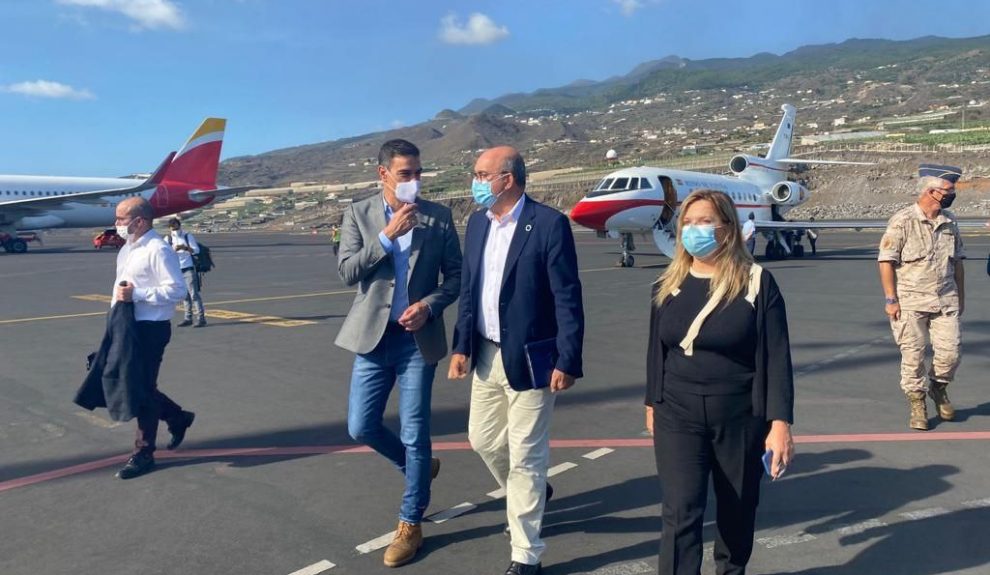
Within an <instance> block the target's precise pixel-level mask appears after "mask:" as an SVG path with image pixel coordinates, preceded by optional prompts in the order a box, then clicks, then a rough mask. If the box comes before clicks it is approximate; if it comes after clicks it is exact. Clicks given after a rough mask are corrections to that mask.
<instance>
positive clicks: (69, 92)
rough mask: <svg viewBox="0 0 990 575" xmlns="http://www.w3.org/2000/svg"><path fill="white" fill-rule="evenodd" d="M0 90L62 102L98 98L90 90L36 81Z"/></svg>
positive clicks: (20, 83) (47, 81)
mask: <svg viewBox="0 0 990 575" xmlns="http://www.w3.org/2000/svg"><path fill="white" fill-rule="evenodd" d="M0 90H2V91H4V92H10V93H12V94H21V95H24V96H31V97H34V98H56V99H61V100H92V99H93V98H95V97H96V96H94V95H93V93H92V92H90V91H89V90H80V89H78V88H73V87H72V86H69V85H67V84H62V83H60V82H52V81H49V80H35V81H34V82H18V83H16V84H10V85H9V86H3V87H2V88H0Z"/></svg>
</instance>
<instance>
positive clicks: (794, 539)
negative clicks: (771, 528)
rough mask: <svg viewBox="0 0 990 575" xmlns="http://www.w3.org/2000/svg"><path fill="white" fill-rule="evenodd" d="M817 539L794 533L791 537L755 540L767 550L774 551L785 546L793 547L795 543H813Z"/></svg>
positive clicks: (807, 534)
mask: <svg viewBox="0 0 990 575" xmlns="http://www.w3.org/2000/svg"><path fill="white" fill-rule="evenodd" d="M815 539H817V537H815V536H814V535H812V534H811V533H794V534H791V535H774V536H773V537H761V538H759V539H757V540H756V542H757V543H759V544H760V545H763V546H764V547H766V548H767V549H774V548H776V547H784V546H785V545H794V544H795V543H804V542H806V541H813V540H815Z"/></svg>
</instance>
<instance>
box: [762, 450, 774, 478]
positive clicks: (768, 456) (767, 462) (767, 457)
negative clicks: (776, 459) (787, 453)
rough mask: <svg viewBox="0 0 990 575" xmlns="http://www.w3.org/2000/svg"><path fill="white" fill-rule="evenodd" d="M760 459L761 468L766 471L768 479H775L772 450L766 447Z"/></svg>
mask: <svg viewBox="0 0 990 575" xmlns="http://www.w3.org/2000/svg"><path fill="white" fill-rule="evenodd" d="M760 459H761V461H763V470H764V471H766V472H767V477H769V478H770V481H773V480H775V479H776V477H774V476H773V450H772V449H768V450H767V451H766V453H764V454H763V457H761V458H760Z"/></svg>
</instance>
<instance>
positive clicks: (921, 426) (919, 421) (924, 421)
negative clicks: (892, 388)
mask: <svg viewBox="0 0 990 575" xmlns="http://www.w3.org/2000/svg"><path fill="white" fill-rule="evenodd" d="M907 397H908V401H910V402H911V421H910V422H909V423H908V425H910V426H911V429H917V430H919V431H928V406H926V405H925V392H924V391H909V392H907Z"/></svg>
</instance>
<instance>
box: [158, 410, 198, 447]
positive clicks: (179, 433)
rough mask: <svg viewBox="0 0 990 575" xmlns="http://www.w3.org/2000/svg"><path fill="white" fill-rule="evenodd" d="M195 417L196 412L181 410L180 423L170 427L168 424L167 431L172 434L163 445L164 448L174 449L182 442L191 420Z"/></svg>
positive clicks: (191, 422)
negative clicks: (166, 443) (165, 444)
mask: <svg viewBox="0 0 990 575" xmlns="http://www.w3.org/2000/svg"><path fill="white" fill-rule="evenodd" d="M195 419H196V414H195V413H193V412H191V411H183V412H182V423H181V424H179V425H176V426H175V427H172V426H171V425H170V426H168V432H169V433H171V434H172V439H171V440H170V441H169V442H168V445H167V446H165V448H166V449H170V450H171V449H175V448H176V447H178V446H179V445H181V444H182V440H183V439H185V438H186V430H187V429H189V428H190V427H191V426H192V424H193V421H194V420H195Z"/></svg>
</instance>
